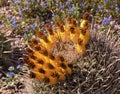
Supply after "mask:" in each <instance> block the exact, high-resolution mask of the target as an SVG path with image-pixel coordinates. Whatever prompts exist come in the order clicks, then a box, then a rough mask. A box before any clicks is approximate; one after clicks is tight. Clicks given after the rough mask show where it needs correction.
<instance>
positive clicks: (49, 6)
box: [6, 0, 120, 37]
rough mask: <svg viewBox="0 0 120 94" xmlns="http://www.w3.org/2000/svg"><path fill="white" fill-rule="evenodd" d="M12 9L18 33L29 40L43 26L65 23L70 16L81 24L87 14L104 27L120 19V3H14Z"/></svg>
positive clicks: (66, 0) (47, 0) (24, 0)
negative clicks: (59, 21)
mask: <svg viewBox="0 0 120 94" xmlns="http://www.w3.org/2000/svg"><path fill="white" fill-rule="evenodd" d="M10 6H11V9H12V11H13V14H14V15H15V16H13V17H9V16H8V17H6V18H7V19H9V22H10V23H11V25H10V26H11V27H12V29H13V31H14V33H17V34H23V35H24V36H25V37H26V36H27V37H28V36H30V35H29V34H31V33H33V31H34V30H36V29H39V28H40V25H41V23H42V22H44V23H46V22H47V21H48V20H51V21H55V20H57V19H64V18H65V17H66V16H71V17H74V18H76V19H77V20H78V21H80V19H81V17H82V15H83V13H84V12H86V11H87V12H89V13H90V14H91V17H93V18H94V20H95V21H96V22H97V23H102V25H104V26H106V25H109V22H110V21H111V20H118V18H120V13H119V12H120V1H119V0H112V1H111V0H11V2H10ZM91 20H92V19H91ZM28 31H29V32H28Z"/></svg>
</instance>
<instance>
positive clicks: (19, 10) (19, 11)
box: [18, 6, 22, 15]
mask: <svg viewBox="0 0 120 94" xmlns="http://www.w3.org/2000/svg"><path fill="white" fill-rule="evenodd" d="M18 13H19V14H20V15H21V14H22V11H21V7H20V6H18Z"/></svg>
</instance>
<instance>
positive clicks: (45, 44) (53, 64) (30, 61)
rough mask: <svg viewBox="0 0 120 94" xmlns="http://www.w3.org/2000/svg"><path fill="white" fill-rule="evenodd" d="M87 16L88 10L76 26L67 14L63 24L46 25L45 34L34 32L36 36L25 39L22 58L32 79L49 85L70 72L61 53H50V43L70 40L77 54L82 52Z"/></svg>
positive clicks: (53, 44)
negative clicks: (24, 49)
mask: <svg viewBox="0 0 120 94" xmlns="http://www.w3.org/2000/svg"><path fill="white" fill-rule="evenodd" d="M88 17H89V14H88V13H85V14H84V15H83V20H82V22H81V24H80V27H79V26H78V25H77V21H76V20H75V19H73V18H71V17H68V18H67V20H66V22H65V23H61V22H56V24H55V28H52V27H50V26H48V25H46V27H45V28H46V31H47V34H44V33H43V32H42V31H36V37H37V38H36V39H35V38H34V39H32V40H31V41H29V42H28V45H29V46H28V47H27V48H26V52H27V56H25V57H24V59H23V62H24V63H26V64H27V65H28V67H29V69H30V70H31V73H30V76H31V77H32V78H36V79H40V80H41V81H44V82H46V83H48V84H50V85H53V84H56V83H57V82H59V81H61V80H65V79H66V75H69V74H71V73H72V69H71V67H70V66H69V62H68V61H67V60H66V58H64V57H63V56H61V55H59V56H56V55H54V54H53V53H52V52H53V51H54V46H55V45H56V44H58V43H60V42H61V41H62V43H64V44H65V43H69V42H72V43H73V44H74V45H75V48H76V49H75V50H76V51H77V53H78V54H80V55H83V54H85V52H86V45H87V43H88V41H89V38H90V31H89V23H88ZM68 50H69V49H68Z"/></svg>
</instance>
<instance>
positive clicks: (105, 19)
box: [102, 17, 112, 25]
mask: <svg viewBox="0 0 120 94" xmlns="http://www.w3.org/2000/svg"><path fill="white" fill-rule="evenodd" d="M111 19H112V18H111V17H108V18H107V17H106V18H104V19H103V21H102V24H103V25H107V24H109V22H110V21H111Z"/></svg>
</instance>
